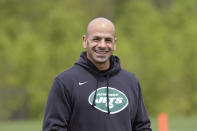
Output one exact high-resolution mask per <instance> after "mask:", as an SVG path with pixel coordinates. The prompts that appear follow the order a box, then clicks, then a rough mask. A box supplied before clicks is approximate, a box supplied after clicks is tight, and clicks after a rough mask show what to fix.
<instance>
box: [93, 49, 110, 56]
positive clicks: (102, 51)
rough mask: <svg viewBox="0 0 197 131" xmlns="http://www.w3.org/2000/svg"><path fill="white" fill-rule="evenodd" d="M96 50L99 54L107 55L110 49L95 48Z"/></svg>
mask: <svg viewBox="0 0 197 131" xmlns="http://www.w3.org/2000/svg"><path fill="white" fill-rule="evenodd" d="M94 52H96V53H97V54H99V55H106V54H107V53H108V52H109V51H105V50H94Z"/></svg>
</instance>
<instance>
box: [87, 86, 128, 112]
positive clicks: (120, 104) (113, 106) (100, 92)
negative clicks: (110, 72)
mask: <svg viewBox="0 0 197 131" xmlns="http://www.w3.org/2000/svg"><path fill="white" fill-rule="evenodd" d="M108 88H109V90H108V93H109V94H108V96H109V109H110V114H115V113H118V112H120V111H122V110H123V109H125V108H126V107H127V105H128V99H127V97H126V95H125V94H124V93H123V92H121V91H119V90H117V89H115V88H112V87H108ZM94 95H95V91H93V92H92V93H91V94H90V96H89V98H88V101H89V103H90V104H91V105H92V103H93V99H94ZM95 104H96V105H95V108H96V109H98V110H100V111H102V112H105V113H107V87H101V88H98V89H97V95H96V99H95Z"/></svg>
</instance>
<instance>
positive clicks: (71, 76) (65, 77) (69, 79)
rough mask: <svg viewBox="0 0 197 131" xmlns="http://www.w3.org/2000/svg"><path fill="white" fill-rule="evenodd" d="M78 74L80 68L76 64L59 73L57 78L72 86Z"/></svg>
mask: <svg viewBox="0 0 197 131" xmlns="http://www.w3.org/2000/svg"><path fill="white" fill-rule="evenodd" d="M78 74H79V73H78V68H77V67H76V66H72V67H71V68H69V69H67V70H65V71H63V72H61V73H59V74H58V75H57V76H56V78H55V79H57V80H58V81H59V82H60V83H62V84H63V85H69V86H71V85H72V84H73V82H74V80H75V78H76V76H77V75H78Z"/></svg>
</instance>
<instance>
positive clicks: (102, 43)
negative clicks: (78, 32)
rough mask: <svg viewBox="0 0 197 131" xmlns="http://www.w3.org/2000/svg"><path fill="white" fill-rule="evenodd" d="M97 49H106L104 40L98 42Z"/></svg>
mask: <svg viewBox="0 0 197 131" xmlns="http://www.w3.org/2000/svg"><path fill="white" fill-rule="evenodd" d="M98 47H100V48H105V47H106V43H105V40H104V39H102V40H101V41H100V43H99V45H98Z"/></svg>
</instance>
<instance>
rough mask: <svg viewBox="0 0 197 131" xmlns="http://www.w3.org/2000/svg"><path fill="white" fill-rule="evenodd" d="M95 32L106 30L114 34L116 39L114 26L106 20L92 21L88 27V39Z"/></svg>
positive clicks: (96, 19)
mask: <svg viewBox="0 0 197 131" xmlns="http://www.w3.org/2000/svg"><path fill="white" fill-rule="evenodd" d="M95 30H97V31H99V30H100V31H101V30H106V31H109V32H112V33H113V35H114V37H115V27H114V24H113V23H112V22H111V21H110V20H108V19H106V18H103V17H99V18H95V19H93V20H92V21H90V23H89V24H88V27H87V31H86V36H87V37H88V36H89V35H90V34H92V32H93V31H95Z"/></svg>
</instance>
